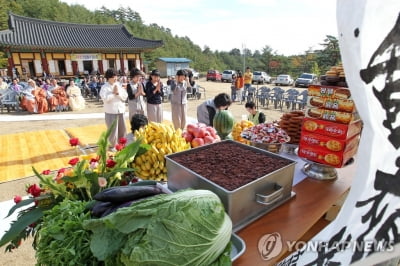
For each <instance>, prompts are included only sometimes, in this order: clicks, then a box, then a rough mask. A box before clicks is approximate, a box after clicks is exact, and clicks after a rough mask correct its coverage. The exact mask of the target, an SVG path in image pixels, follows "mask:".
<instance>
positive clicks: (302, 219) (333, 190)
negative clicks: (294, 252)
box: [233, 159, 356, 266]
mask: <svg viewBox="0 0 400 266" xmlns="http://www.w3.org/2000/svg"><path fill="white" fill-rule="evenodd" d="M298 164H300V165H304V161H302V160H301V159H298ZM355 169H356V163H353V164H351V165H349V166H346V167H344V168H341V169H337V171H338V178H337V179H335V180H316V179H312V178H309V177H306V178H304V179H303V180H302V181H301V182H299V183H297V184H296V185H294V186H293V191H294V192H295V193H296V196H295V197H293V198H292V199H290V200H289V201H287V202H286V203H285V204H283V205H281V206H279V207H277V208H276V209H274V210H272V211H271V212H269V213H267V214H266V215H264V216H263V217H261V218H260V219H258V220H256V221H254V222H253V223H251V224H249V225H248V226H247V227H245V228H243V229H241V230H240V231H238V232H237V234H238V235H239V236H240V237H241V238H242V239H243V240H244V242H245V243H246V250H245V252H244V254H243V255H241V256H240V257H239V258H238V259H237V260H235V262H234V263H233V265H234V266H239V265H243V266H248V265H274V264H275V263H277V262H279V261H280V260H282V259H284V258H285V256H287V255H288V254H289V253H288V246H287V245H286V241H291V242H293V241H299V240H302V237H303V236H304V235H305V234H306V233H307V232H308V231H309V230H310V229H311V228H312V227H313V226H314V225H316V224H317V223H318V221H319V220H320V219H321V218H322V217H323V216H324V215H325V213H326V212H327V211H328V210H329V209H330V208H331V207H332V206H333V205H334V204H335V203H336V202H338V200H339V199H340V198H341V197H342V196H343V195H344V194H345V193H346V192H347V191H348V190H349V188H350V186H351V183H352V180H353V176H354V174H355ZM275 232H277V233H279V234H280V236H281V239H282V243H283V245H282V250H281V252H280V253H279V255H278V256H276V257H274V258H272V259H270V260H264V259H263V258H262V256H261V254H260V252H259V249H258V242H259V240H260V239H261V238H262V237H263V236H264V235H266V234H271V233H275Z"/></svg>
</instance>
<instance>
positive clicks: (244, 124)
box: [232, 120, 254, 144]
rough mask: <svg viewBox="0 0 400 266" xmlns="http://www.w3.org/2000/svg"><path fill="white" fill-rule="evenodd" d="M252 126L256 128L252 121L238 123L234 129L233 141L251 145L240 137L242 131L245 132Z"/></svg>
mask: <svg viewBox="0 0 400 266" xmlns="http://www.w3.org/2000/svg"><path fill="white" fill-rule="evenodd" d="M252 126H254V123H253V122H251V121H248V120H242V121H240V122H236V123H235V124H234V125H233V129H232V137H233V140H235V141H238V142H241V143H245V144H249V141H248V140H246V139H244V138H242V137H241V136H240V133H242V131H243V130H245V129H246V128H249V127H252Z"/></svg>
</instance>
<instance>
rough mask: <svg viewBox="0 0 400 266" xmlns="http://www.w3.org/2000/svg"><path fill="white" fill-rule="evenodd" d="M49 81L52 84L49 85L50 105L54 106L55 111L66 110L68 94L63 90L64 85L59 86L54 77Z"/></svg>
mask: <svg viewBox="0 0 400 266" xmlns="http://www.w3.org/2000/svg"><path fill="white" fill-rule="evenodd" d="M50 83H51V84H52V85H53V86H52V87H51V93H52V94H53V97H52V106H54V108H55V111H57V112H61V111H67V110H68V107H69V105H68V95H67V93H66V92H65V89H64V87H62V86H59V85H58V84H57V80H56V79H52V80H51V81H50Z"/></svg>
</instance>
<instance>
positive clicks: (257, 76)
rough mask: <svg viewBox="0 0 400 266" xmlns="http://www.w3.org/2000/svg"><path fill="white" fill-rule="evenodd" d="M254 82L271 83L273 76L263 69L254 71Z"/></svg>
mask: <svg viewBox="0 0 400 266" xmlns="http://www.w3.org/2000/svg"><path fill="white" fill-rule="evenodd" d="M252 82H253V83H257V84H264V83H270V82H271V77H270V76H269V75H268V74H267V73H265V72H263V71H254V72H253V80H252Z"/></svg>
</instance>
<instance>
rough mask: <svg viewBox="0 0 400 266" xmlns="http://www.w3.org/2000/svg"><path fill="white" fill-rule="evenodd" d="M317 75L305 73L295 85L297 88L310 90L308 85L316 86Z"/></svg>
mask: <svg viewBox="0 0 400 266" xmlns="http://www.w3.org/2000/svg"><path fill="white" fill-rule="evenodd" d="M317 79H318V78H317V75H315V74H310V73H303V74H301V75H300V77H298V78H297V79H296V82H295V83H294V86H295V87H305V88H308V85H310V84H315V83H316V82H317Z"/></svg>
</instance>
